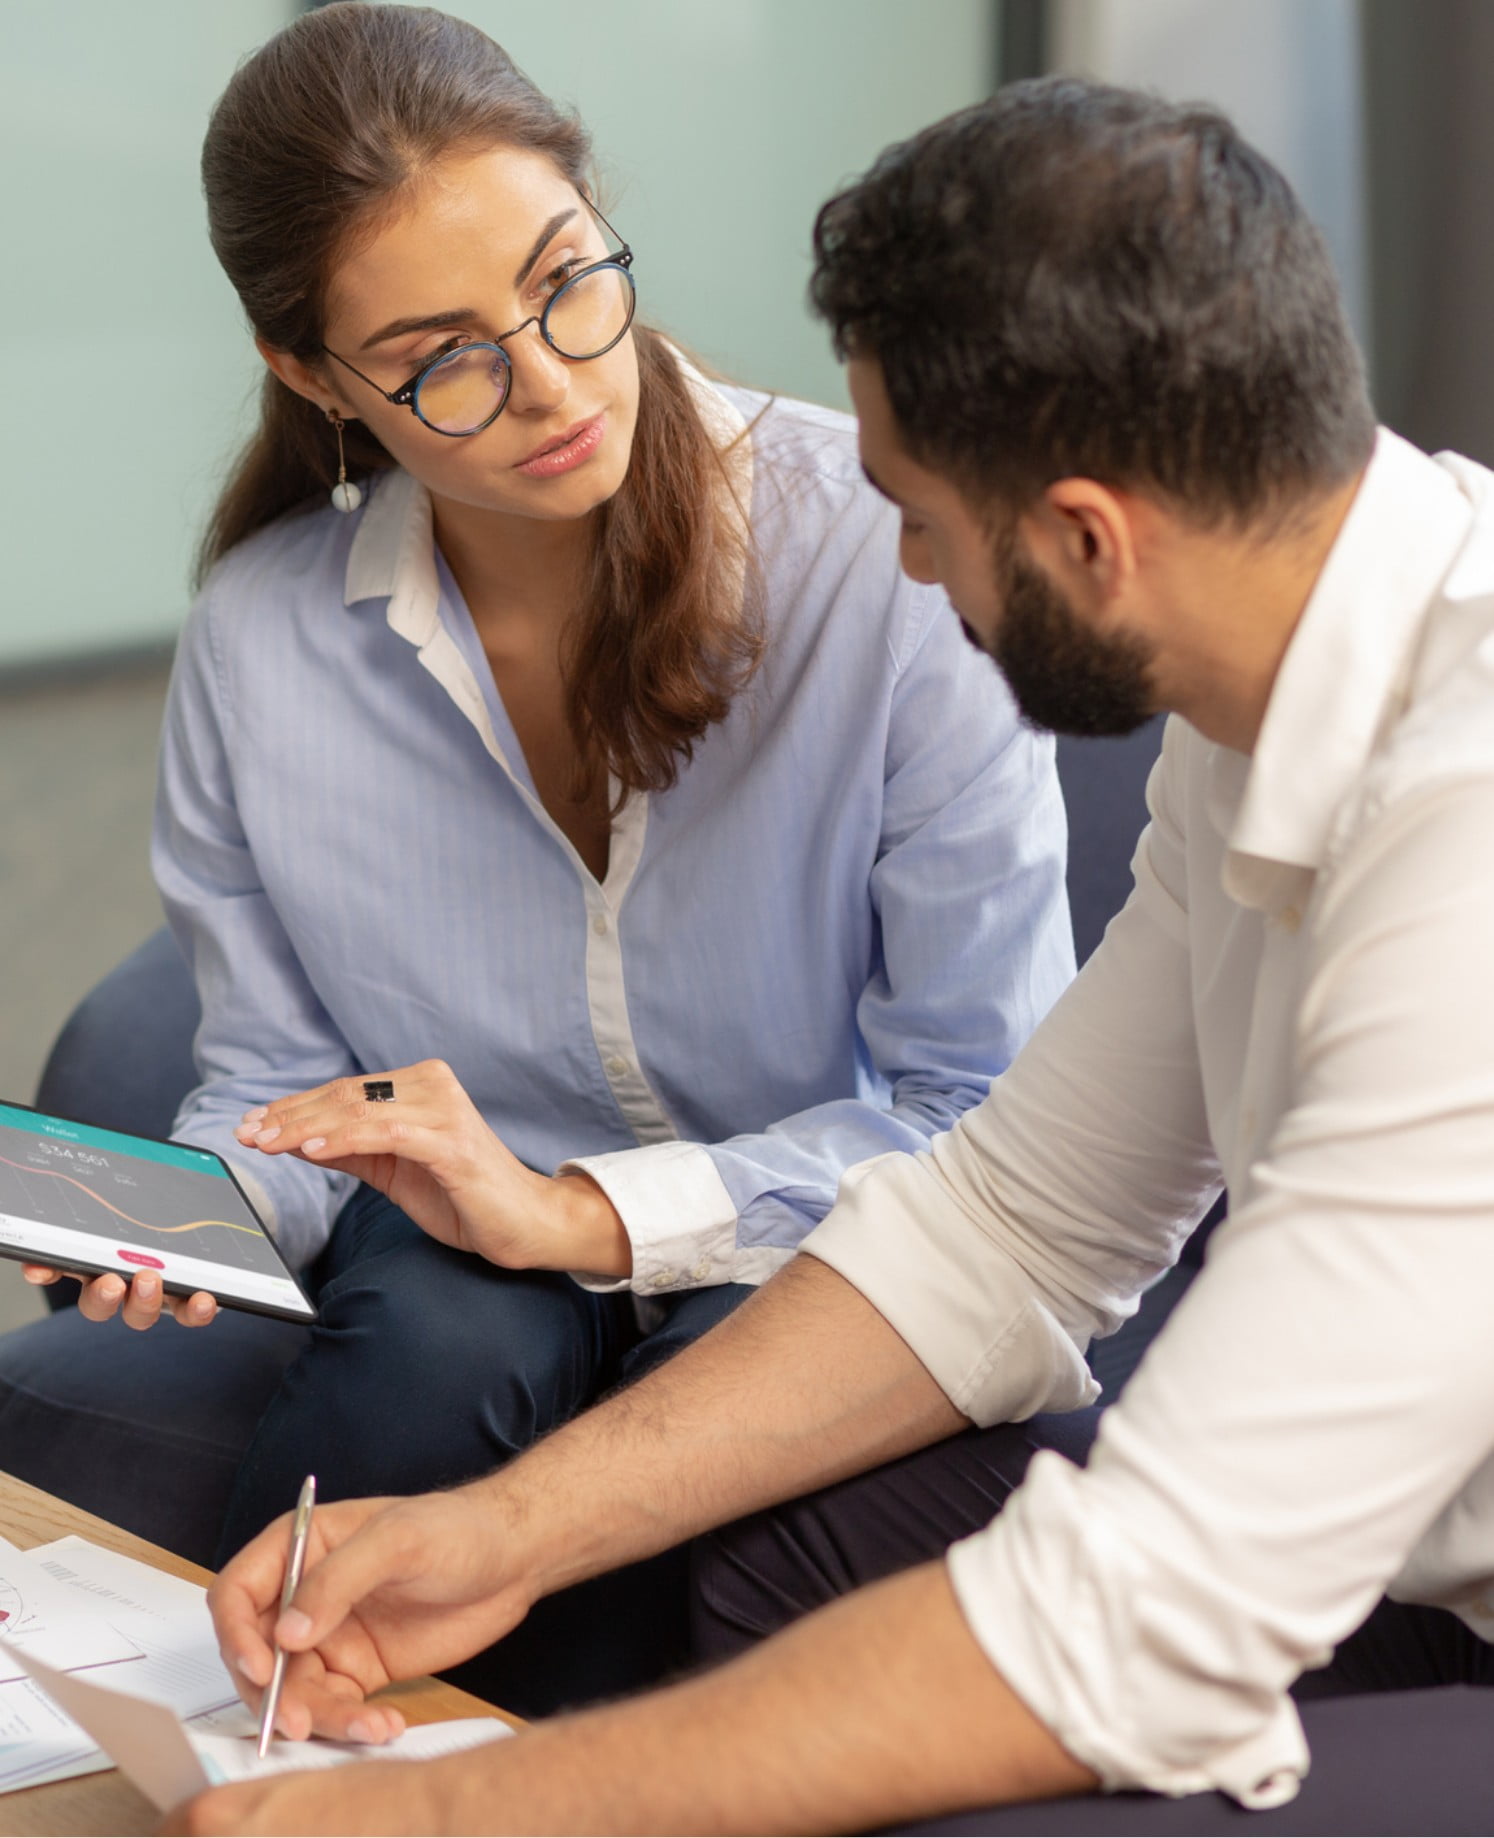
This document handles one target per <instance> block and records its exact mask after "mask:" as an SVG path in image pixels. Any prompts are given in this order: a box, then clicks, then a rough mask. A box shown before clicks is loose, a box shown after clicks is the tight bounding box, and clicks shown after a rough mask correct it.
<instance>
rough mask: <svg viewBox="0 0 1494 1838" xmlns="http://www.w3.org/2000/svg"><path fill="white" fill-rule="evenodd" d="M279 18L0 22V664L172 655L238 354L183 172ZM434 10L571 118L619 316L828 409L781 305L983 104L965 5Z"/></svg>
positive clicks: (690, 4)
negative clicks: (821, 240) (456, 19)
mask: <svg viewBox="0 0 1494 1838" xmlns="http://www.w3.org/2000/svg"><path fill="white" fill-rule="evenodd" d="M296 10H298V9H297V8H296V7H295V5H294V0H132V3H130V4H125V3H124V0H71V3H70V4H68V5H66V6H63V5H58V4H56V0H0V211H3V229H4V247H5V261H4V271H3V276H0V366H3V374H4V377H5V385H6V394H7V400H6V404H5V418H6V424H7V427H8V429H9V434H10V438H9V439H8V440H7V441H6V442H5V443H4V446H3V448H0V507H3V508H0V518H3V522H0V541H3V544H4V549H5V552H6V566H5V570H4V575H3V583H4V584H3V587H0V669H3V668H4V667H5V666H6V665H11V666H15V665H18V664H26V663H36V662H39V661H58V660H65V659H66V658H67V657H68V656H70V655H74V654H83V653H89V652H91V651H95V650H97V649H99V648H100V647H102V648H105V649H107V650H111V651H113V650H118V649H123V648H128V647H131V646H137V645H140V644H148V643H150V642H152V641H164V640H169V639H170V638H171V636H172V635H173V634H174V633H175V631H176V630H177V627H178V626H179V624H180V621H181V617H182V614H183V612H184V610H185V606H186V600H187V586H186V582H187V574H188V570H189V566H190V558H191V554H192V550H193V547H194V544H195V542H196V540H197V536H198V532H199V530H200V527H201V523H202V520H203V517H204V514H205V512H206V510H207V507H208V505H209V503H210V502H211V499H212V496H213V493H214V490H215V487H216V486H217V484H218V482H219V480H220V479H221V476H222V472H223V468H224V464H225V462H226V460H227V458H228V456H229V455H230V453H231V452H232V451H233V449H234V447H235V445H236V444H237V442H238V441H239V439H240V438H241V437H242V435H243V433H244V431H245V415H246V409H247V406H248V402H249V398H250V394H251V390H252V387H253V385H254V383H255V381H256V376H257V366H258V359H257V358H256V357H255V355H254V353H253V350H252V348H251V347H250V344H249V340H248V337H247V335H246V334H245V331H244V329H243V326H242V322H241V320H240V316H239V312H238V308H237V304H236V302H235V301H234V299H233V297H232V294H231V293H230V291H229V288H228V286H227V284H226V282H225V281H224V280H223V278H222V276H221V275H220V274H219V272H218V269H217V266H216V264H215V262H214V260H213V256H212V252H211V250H210V249H209V248H208V244H207V239H206V235H205V231H204V219H203V206H202V200H201V197H200V194H199V190H198V180H197V157H198V149H199V147H200V144H201V140H202V133H203V128H204V125H205V122H206V119H207V114H208V110H209V108H210V107H211V105H212V102H213V100H214V98H215V97H216V96H217V95H218V93H219V91H220V90H221V89H222V88H223V85H224V83H225V82H226V81H227V79H228V77H229V75H230V74H231V73H232V71H233V68H234V66H235V64H236V63H237V62H238V60H239V59H240V58H241V57H242V56H244V54H245V53H247V52H249V51H251V50H252V49H253V48H254V47H255V46H256V45H258V44H259V43H261V42H262V41H263V40H264V39H265V38H267V37H268V36H269V35H270V34H271V33H273V32H274V31H276V30H277V29H278V28H279V27H280V26H281V25H283V24H284V23H285V22H286V21H287V20H288V19H289V18H291V17H292V16H293V13H294V12H295V11H296ZM454 10H459V11H462V12H463V13H464V15H465V16H466V17H467V18H469V19H471V20H473V21H474V22H475V23H476V24H478V25H480V26H482V27H483V28H484V29H485V30H486V31H488V32H489V33H491V34H492V35H493V36H494V37H495V38H497V39H499V41H500V42H501V43H503V44H504V45H505V46H506V48H507V49H508V50H509V51H510V52H511V54H512V55H513V56H514V57H515V58H516V59H517V61H518V62H519V63H520V64H521V65H522V66H523V67H524V69H525V70H526V71H527V72H528V73H529V75H530V76H531V77H533V78H534V79H535V81H536V82H538V83H539V84H540V86H541V87H542V88H544V89H547V90H549V91H550V92H551V93H552V94H554V95H556V96H557V97H560V98H562V99H564V100H566V101H569V102H572V103H574V104H575V105H576V106H577V107H579V108H580V110H581V112H582V115H583V117H584V118H585V119H586V121H587V122H588V123H589V125H590V126H591V128H592V130H593V132H594V134H595V138H596V146H597V152H598V156H599V164H600V172H601V177H602V184H603V195H604V197H605V199H606V205H607V209H608V214H609V215H610V216H612V219H613V221H614V222H615V223H617V224H618V225H619V226H620V227H621V228H622V229H623V230H624V231H625V233H626V235H627V237H628V240H629V241H630V242H631V243H632V244H633V246H634V248H635V249H636V250H637V251H638V264H637V270H636V272H637V275H638V280H639V286H640V291H641V294H642V298H643V301H644V310H645V311H646V312H648V313H649V314H651V315H652V316H653V317H654V318H656V319H657V320H659V321H661V322H662V323H663V324H665V325H666V326H668V327H670V328H671V329H673V330H674V331H675V332H676V333H677V334H678V335H679V336H680V337H681V338H682V339H684V340H685V341H686V342H687V343H689V344H691V345H693V346H694V347H695V348H696V349H698V350H699V351H700V352H701V353H702V354H703V355H705V356H706V357H708V358H709V359H710V360H711V361H712V362H714V363H715V364H717V365H719V366H720V367H722V368H723V369H725V370H726V371H728V372H729V373H731V374H733V375H735V376H739V377H741V378H742V379H744V380H750V381H753V382H757V383H761V384H765V385H768V386H770V387H772V388H775V389H779V390H784V391H787V392H791V393H795V394H800V395H807V396H810V397H814V398H817V399H819V400H822V401H830V402H837V403H838V402H842V401H843V400H844V397H843V393H842V386H841V382H840V378H839V375H838V372H837V367H836V365H835V363H834V362H833V360H832V358H831V356H830V352H829V348H828V345H827V342H826V339H825V336H824V333H823V332H822V331H821V330H820V328H819V327H818V326H816V325H815V324H813V323H812V322H811V320H810V318H809V315H808V313H807V312H806V310H805V308H804V304H803V298H804V284H805V279H806V277H807V273H808V247H809V231H810V225H811V222H812V220H813V216H814V211H815V208H816V206H817V205H818V204H819V203H820V202H821V201H822V200H823V199H824V198H825V196H826V195H827V194H828V193H829V192H830V191H831V190H832V189H834V187H835V186H836V185H837V184H838V183H839V182H840V181H841V180H842V179H844V178H847V177H849V176H850V175H852V174H853V173H855V172H856V171H858V170H859V169H860V168H862V167H864V166H865V165H867V164H868V163H869V162H870V161H871V159H872V158H873V157H874V156H875V155H876V153H877V152H878V151H879V150H880V149H881V148H882V147H883V146H884V145H885V144H886V143H887V142H888V141H889V140H892V139H895V138H898V137H900V136H902V135H904V134H907V133H909V132H911V131H912V130H913V129H915V128H918V127H920V126H922V125H923V124H924V123H925V122H928V121H931V120H933V119H934V118H936V117H937V116H939V115H943V114H946V113H948V112H949V111H950V110H951V109H954V108H958V107H959V106H961V105H962V104H964V103H966V102H969V101H972V100H974V99H976V98H977V97H979V96H982V95H985V94H988V93H989V91H990V89H991V87H992V86H993V84H994V81H995V76H996V57H997V45H996V25H997V9H996V8H995V6H993V5H992V4H991V3H990V0H926V3H924V4H919V5H909V4H907V0H739V3H734V4H717V3H716V0H628V4H626V5H623V4H619V3H618V0H566V4H564V5H550V6H545V5H526V6H522V7H520V6H514V5H508V4H501V3H495V0H466V3H465V4H459V5H458V7H457V8H455V9H454Z"/></svg>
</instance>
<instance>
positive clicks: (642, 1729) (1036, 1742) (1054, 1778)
mask: <svg viewBox="0 0 1494 1838" xmlns="http://www.w3.org/2000/svg"><path fill="white" fill-rule="evenodd" d="M440 1766H441V1768H442V1770H443V1774H444V1778H443V1779H442V1780H441V1781H440V1783H439V1790H438V1791H437V1792H435V1793H433V1795H432V1797H431V1799H430V1800H429V1801H428V1802H427V1803H426V1805H425V1808H424V1810H426V1811H427V1812H428V1813H429V1815H430V1817H431V1818H432V1819H434V1820H437V1821H439V1822H438V1823H436V1824H433V1825H432V1826H431V1828H430V1829H433V1830H453V1831H459V1832H467V1831H473V1832H475V1831H494V1830H501V1831H515V1832H517V1831H611V1832H701V1831H709V1832H773V1831H783V1832H805V1831H811V1832H812V1831H860V1830H865V1829H866V1828H867V1827H870V1826H876V1825H880V1824H884V1823H887V1822H888V1821H891V1820H895V1819H904V1818H911V1817H915V1816H917V1815H919V1814H921V1813H931V1812H938V1811H946V1810H951V1809H954V1808H957V1807H962V1806H979V1805H988V1804H992V1803H997V1802H1003V1801H1012V1800H1028V1799H1041V1798H1045V1797H1050V1796H1052V1795H1054V1794H1059V1793H1078V1792H1083V1791H1085V1790H1086V1789H1088V1788H1091V1787H1093V1786H1094V1785H1095V1777H1094V1776H1093V1775H1092V1774H1091V1773H1090V1772H1089V1771H1088V1770H1087V1769H1086V1768H1084V1767H1082V1766H1081V1765H1080V1764H1079V1763H1078V1762H1076V1761H1074V1759H1073V1758H1072V1757H1071V1756H1070V1755H1068V1754H1067V1753H1066V1752H1065V1751H1064V1749H1063V1748H1062V1747H1060V1745H1059V1744H1058V1742H1057V1741H1056V1740H1055V1738H1054V1737H1053V1736H1052V1735H1051V1734H1050V1733H1049V1731H1048V1730H1047V1729H1046V1728H1045V1727H1044V1726H1043V1725H1042V1724H1041V1723H1040V1722H1039V1721H1038V1720H1037V1719H1036V1718H1035V1717H1034V1716H1033V1715H1032V1713H1031V1712H1030V1711H1029V1710H1028V1709H1027V1707H1026V1706H1025V1705H1024V1704H1023V1703H1022V1701H1021V1699H1020V1698H1018V1697H1017V1696H1016V1694H1015V1693H1014V1692H1013V1691H1012V1690H1011V1689H1010V1688H1009V1687H1008V1686H1007V1685H1006V1683H1005V1682H1004V1681H1003V1680H1002V1678H1001V1677H1000V1675H999V1674H998V1673H997V1672H996V1670H995V1669H994V1668H993V1667H992V1665H991V1664H990V1662H989V1660H987V1658H986V1657H985V1655H984V1653H982V1651H981V1650H980V1648H979V1647H978V1646H977V1645H976V1642H975V1640H974V1638H973V1636H972V1635H971V1633H970V1631H969V1628H968V1627H967V1625H966V1623H965V1620H964V1617H963V1615H962V1614H961V1613H960V1609H959V1605H958V1603H957V1602H956V1600H955V1597H954V1593H953V1591H952V1590H951V1588H950V1585H949V1580H948V1576H947V1574H946V1572H945V1570H944V1566H943V1565H942V1564H929V1565H925V1566H923V1567H922V1568H920V1569H918V1570H913V1571H909V1572H907V1573H905V1574H904V1575H902V1576H900V1577H894V1578H892V1579H890V1580H889V1581H887V1582H885V1583H879V1584H876V1585H874V1586H873V1587H871V1588H868V1589H863V1590H860V1591H858V1592H857V1593H856V1594H855V1595H854V1596H850V1597H847V1598H846V1599H845V1600H844V1601H841V1602H837V1603H835V1604H833V1605H832V1606H831V1607H829V1608H827V1609H823V1610H821V1611H820V1612H819V1613H818V1614H815V1615H812V1616H810V1617H808V1618H807V1619H806V1620H804V1621H801V1622H799V1623H798V1624H797V1625H796V1626H795V1627H792V1628H790V1629H789V1630H787V1632H785V1633H783V1634H780V1635H779V1636H777V1637H776V1638H775V1639H773V1640H770V1641H767V1642H765V1643H764V1644H763V1645H762V1646H760V1647H757V1648H755V1649H754V1650H753V1651H752V1652H750V1653H747V1654H745V1655H744V1656H743V1657H742V1658H740V1659H738V1660H735V1661H733V1662H732V1663H731V1664H730V1665H727V1666H723V1667H721V1668H719V1669H718V1670H716V1671H714V1672H710V1673H706V1674H703V1675H701V1676H699V1677H697V1678H694V1679H691V1680H688V1681H686V1682H685V1683H683V1684H681V1685H676V1686H673V1687H671V1688H670V1689H668V1690H665V1691H657V1692H652V1693H650V1694H649V1695H648V1696H646V1697H641V1698H635V1699H633V1700H631V1701H630V1702H628V1703H625V1704H618V1705H613V1706H609V1707H608V1708H606V1709H603V1710H598V1711H590V1712H586V1713H583V1714H581V1715H578V1716H575V1717H566V1718H560V1719H557V1720H556V1721H555V1722H553V1723H549V1724H545V1725H542V1726H538V1727H536V1728H535V1729H533V1730H532V1731H529V1732H526V1733H525V1734H523V1735H521V1736H520V1737H519V1739H518V1740H517V1741H515V1742H513V1743H503V1744H500V1745H498V1746H497V1747H495V1748H493V1749H491V1750H488V1751H485V1752H483V1753H482V1754H480V1755H471V1756H462V1757H454V1758H453V1759H452V1761H451V1762H449V1763H443V1764H440ZM431 1786H432V1787H433V1788H435V1787H437V1782H435V1781H432V1783H431ZM495 1821H497V1823H495Z"/></svg>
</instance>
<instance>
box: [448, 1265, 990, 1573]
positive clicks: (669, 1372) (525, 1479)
mask: <svg viewBox="0 0 1494 1838" xmlns="http://www.w3.org/2000/svg"><path fill="white" fill-rule="evenodd" d="M963 1427H965V1419H964V1418H963V1417H961V1416H960V1414H959V1413H958V1412H957V1411H956V1410H955V1409H954V1407H953V1405H951V1404H950V1403H949V1401H948V1399H947V1398H946V1397H945V1396H944V1394H943V1392H942V1391H940V1389H939V1387H938V1386H937V1385H936V1384H935V1383H934V1381H933V1379H932V1378H930V1376H929V1374H928V1371H927V1370H926V1368H925V1367H924V1366H923V1365H922V1364H921V1363H920V1361H919V1360H918V1358H917V1356H916V1355H915V1354H914V1353H913V1352H912V1350H911V1349H910V1348H909V1346H908V1345H907V1343H906V1341H904V1340H903V1339H902V1338H901V1337H900V1336H899V1335H898V1334H897V1333H896V1332H895V1331H894V1329H892V1328H891V1327H889V1326H888V1324H887V1322H886V1321H885V1320H884V1319H883V1318H882V1316H881V1315H879V1314H878V1313H877V1311H876V1310H875V1309H874V1308H873V1307H872V1306H871V1304H870V1303H869V1302H867V1301H866V1300H865V1298H864V1297H863V1296H862V1295H861V1294H860V1293H859V1292H858V1291H857V1290H856V1289H855V1288H854V1287H853V1286H852V1285H851V1284H850V1283H848V1282H846V1280H845V1279H844V1278H843V1277H841V1276H839V1275H838V1274H837V1273H836V1272H835V1271H833V1270H831V1269H830V1268H829V1266H828V1265H825V1264H822V1263H820V1262H819V1260H818V1259H817V1258H814V1257H798V1258H796V1259H795V1260H794V1261H793V1262H792V1263H791V1264H789V1265H788V1266H787V1267H786V1268H785V1269H784V1270H782V1271H781V1272H780V1273H779V1274H778V1275H777V1276H775V1277H774V1278H773V1279H772V1281H771V1282H769V1283H767V1284H765V1285H764V1286H763V1288H762V1289H761V1290H760V1291H759V1292H758V1293H757V1294H756V1295H755V1296H752V1297H750V1298H749V1299H748V1300H747V1302H745V1303H744V1304H743V1306H742V1307H741V1308H740V1309H738V1310H737V1312H736V1313H735V1314H734V1315H732V1316H731V1317H730V1318H729V1319H728V1320H726V1321H724V1322H722V1324H721V1325H720V1326H719V1327H717V1328H715V1329H713V1330H712V1332H711V1333H709V1334H708V1335H706V1336H705V1337H704V1338H703V1339H702V1340H700V1341H698V1342H696V1344H695V1345H694V1346H691V1347H687V1348H685V1350H684V1351H683V1352H681V1353H679V1354H677V1355H676V1356H675V1357H674V1358H673V1359H672V1360H670V1361H669V1363H668V1364H667V1365H666V1366H663V1367H661V1368H659V1369H658V1370H657V1371H655V1372H653V1373H650V1374H649V1375H648V1377H646V1378H644V1379H642V1380H640V1381H639V1383H638V1384H636V1385H634V1386H632V1387H630V1388H629V1389H628V1390H626V1391H623V1392H620V1393H619V1394H618V1395H616V1396H615V1397H612V1398H610V1399H608V1400H606V1401H605V1402H604V1403H602V1404H599V1405H598V1406H597V1407H596V1408H595V1409H593V1410H591V1411H588V1412H587V1413H586V1414H585V1415H584V1416H583V1417H580V1418H577V1419H576V1420H575V1421H574V1422H572V1423H570V1424H567V1425H566V1426H565V1428H564V1429H561V1430H558V1431H557V1432H556V1433H555V1434H554V1435H553V1436H551V1437H549V1438H548V1439H547V1440H546V1441H545V1442H543V1443H541V1444H540V1445H539V1447H537V1448H535V1449H533V1450H531V1451H530V1452H529V1453H528V1454H526V1455H524V1456H522V1457H521V1458H520V1459H519V1460H518V1461H516V1462H513V1463H511V1464H510V1465H509V1466H508V1467H507V1468H505V1469H503V1470H502V1471H501V1472H500V1473H499V1474H497V1475H494V1476H493V1477H492V1478H491V1479H489V1480H487V1481H484V1482H480V1483H478V1485H479V1487H481V1488H484V1489H488V1490H491V1493H492V1498H493V1506H494V1509H495V1511H496V1512H498V1513H499V1514H500V1515H501V1516H502V1518H503V1520H504V1521H505V1522H506V1524H507V1525H508V1526H509V1527H510V1528H512V1537H513V1538H514V1539H516V1540H517V1548H518V1549H519V1550H521V1551H522V1552H523V1554H524V1557H523V1561H524V1565H525V1568H526V1570H527V1571H528V1573H529V1576H530V1580H531V1583H532V1585H533V1587H534V1589H535V1592H536V1593H537V1594H548V1593H550V1592H551V1591H553V1590H555V1589H559V1588H563V1587H565V1586H566V1585H568V1584H570V1583H574V1582H578V1581H580V1580H581V1579H582V1578H584V1577H587V1576H592V1575H596V1574H597V1573H598V1572H600V1571H603V1570H610V1569H614V1568H616V1567H617V1566H618V1565H620V1564H624V1563H630V1562H633V1561H634V1560H635V1559H637V1558H640V1557H644V1556H647V1555H649V1554H651V1553H652V1552H655V1551H660V1550H665V1549H667V1548H668V1547H669V1546H670V1545H673V1544H678V1543H679V1542H680V1541H681V1540H682V1539H685V1538H689V1537H691V1536H693V1535H694V1534H695V1533H697V1532H700V1531H703V1530H706V1529H707V1528H708V1527H711V1526H714V1525H720V1524H723V1523H725V1522H726V1521H727V1520H730V1519H735V1518H739V1517H740V1516H741V1515H742V1514H744V1513H747V1512H751V1511H754V1510H755V1509H757V1508H758V1507H761V1506H765V1505H768V1504H770V1503H772V1502H774V1501H777V1500H784V1499H790V1498H793V1497H794V1496H796V1495H798V1494H801V1493H805V1492H807V1491H809V1490H810V1489H812V1488H814V1487H819V1486H824V1485H826V1484H827V1483H828V1482H830V1481H833V1480H839V1479H841V1478H843V1477H844V1476H846V1475H849V1474H857V1473H860V1472H861V1471H862V1470H863V1469H866V1468H869V1467H873V1466H875V1465H876V1464H877V1463H879V1462H883V1461H890V1460H891V1459H892V1458H893V1457H895V1456H897V1455H902V1454H906V1453H907V1452H908V1451H909V1450H911V1449H916V1448H922V1447H924V1446H925V1445H926V1444H928V1443H931V1442H936V1441H938V1440H940V1439H941V1438H942V1437H945V1436H948V1435H951V1434H953V1433H954V1432H955V1431H956V1430H958V1429H962V1428H963ZM513 1549H514V1545H513V1544H512V1543H510V1544H509V1545H508V1550H509V1552H510V1554H511V1553H512V1551H513Z"/></svg>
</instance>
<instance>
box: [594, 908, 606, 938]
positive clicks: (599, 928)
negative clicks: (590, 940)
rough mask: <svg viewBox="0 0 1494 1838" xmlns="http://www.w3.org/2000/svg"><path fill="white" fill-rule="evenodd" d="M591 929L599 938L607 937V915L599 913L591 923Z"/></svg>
mask: <svg viewBox="0 0 1494 1838" xmlns="http://www.w3.org/2000/svg"><path fill="white" fill-rule="evenodd" d="M591 929H592V931H594V932H595V933H596V935H597V937H598V938H605V937H606V936H607V919H606V915H605V914H603V913H598V914H597V916H596V918H595V919H593V920H592V922H591Z"/></svg>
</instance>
